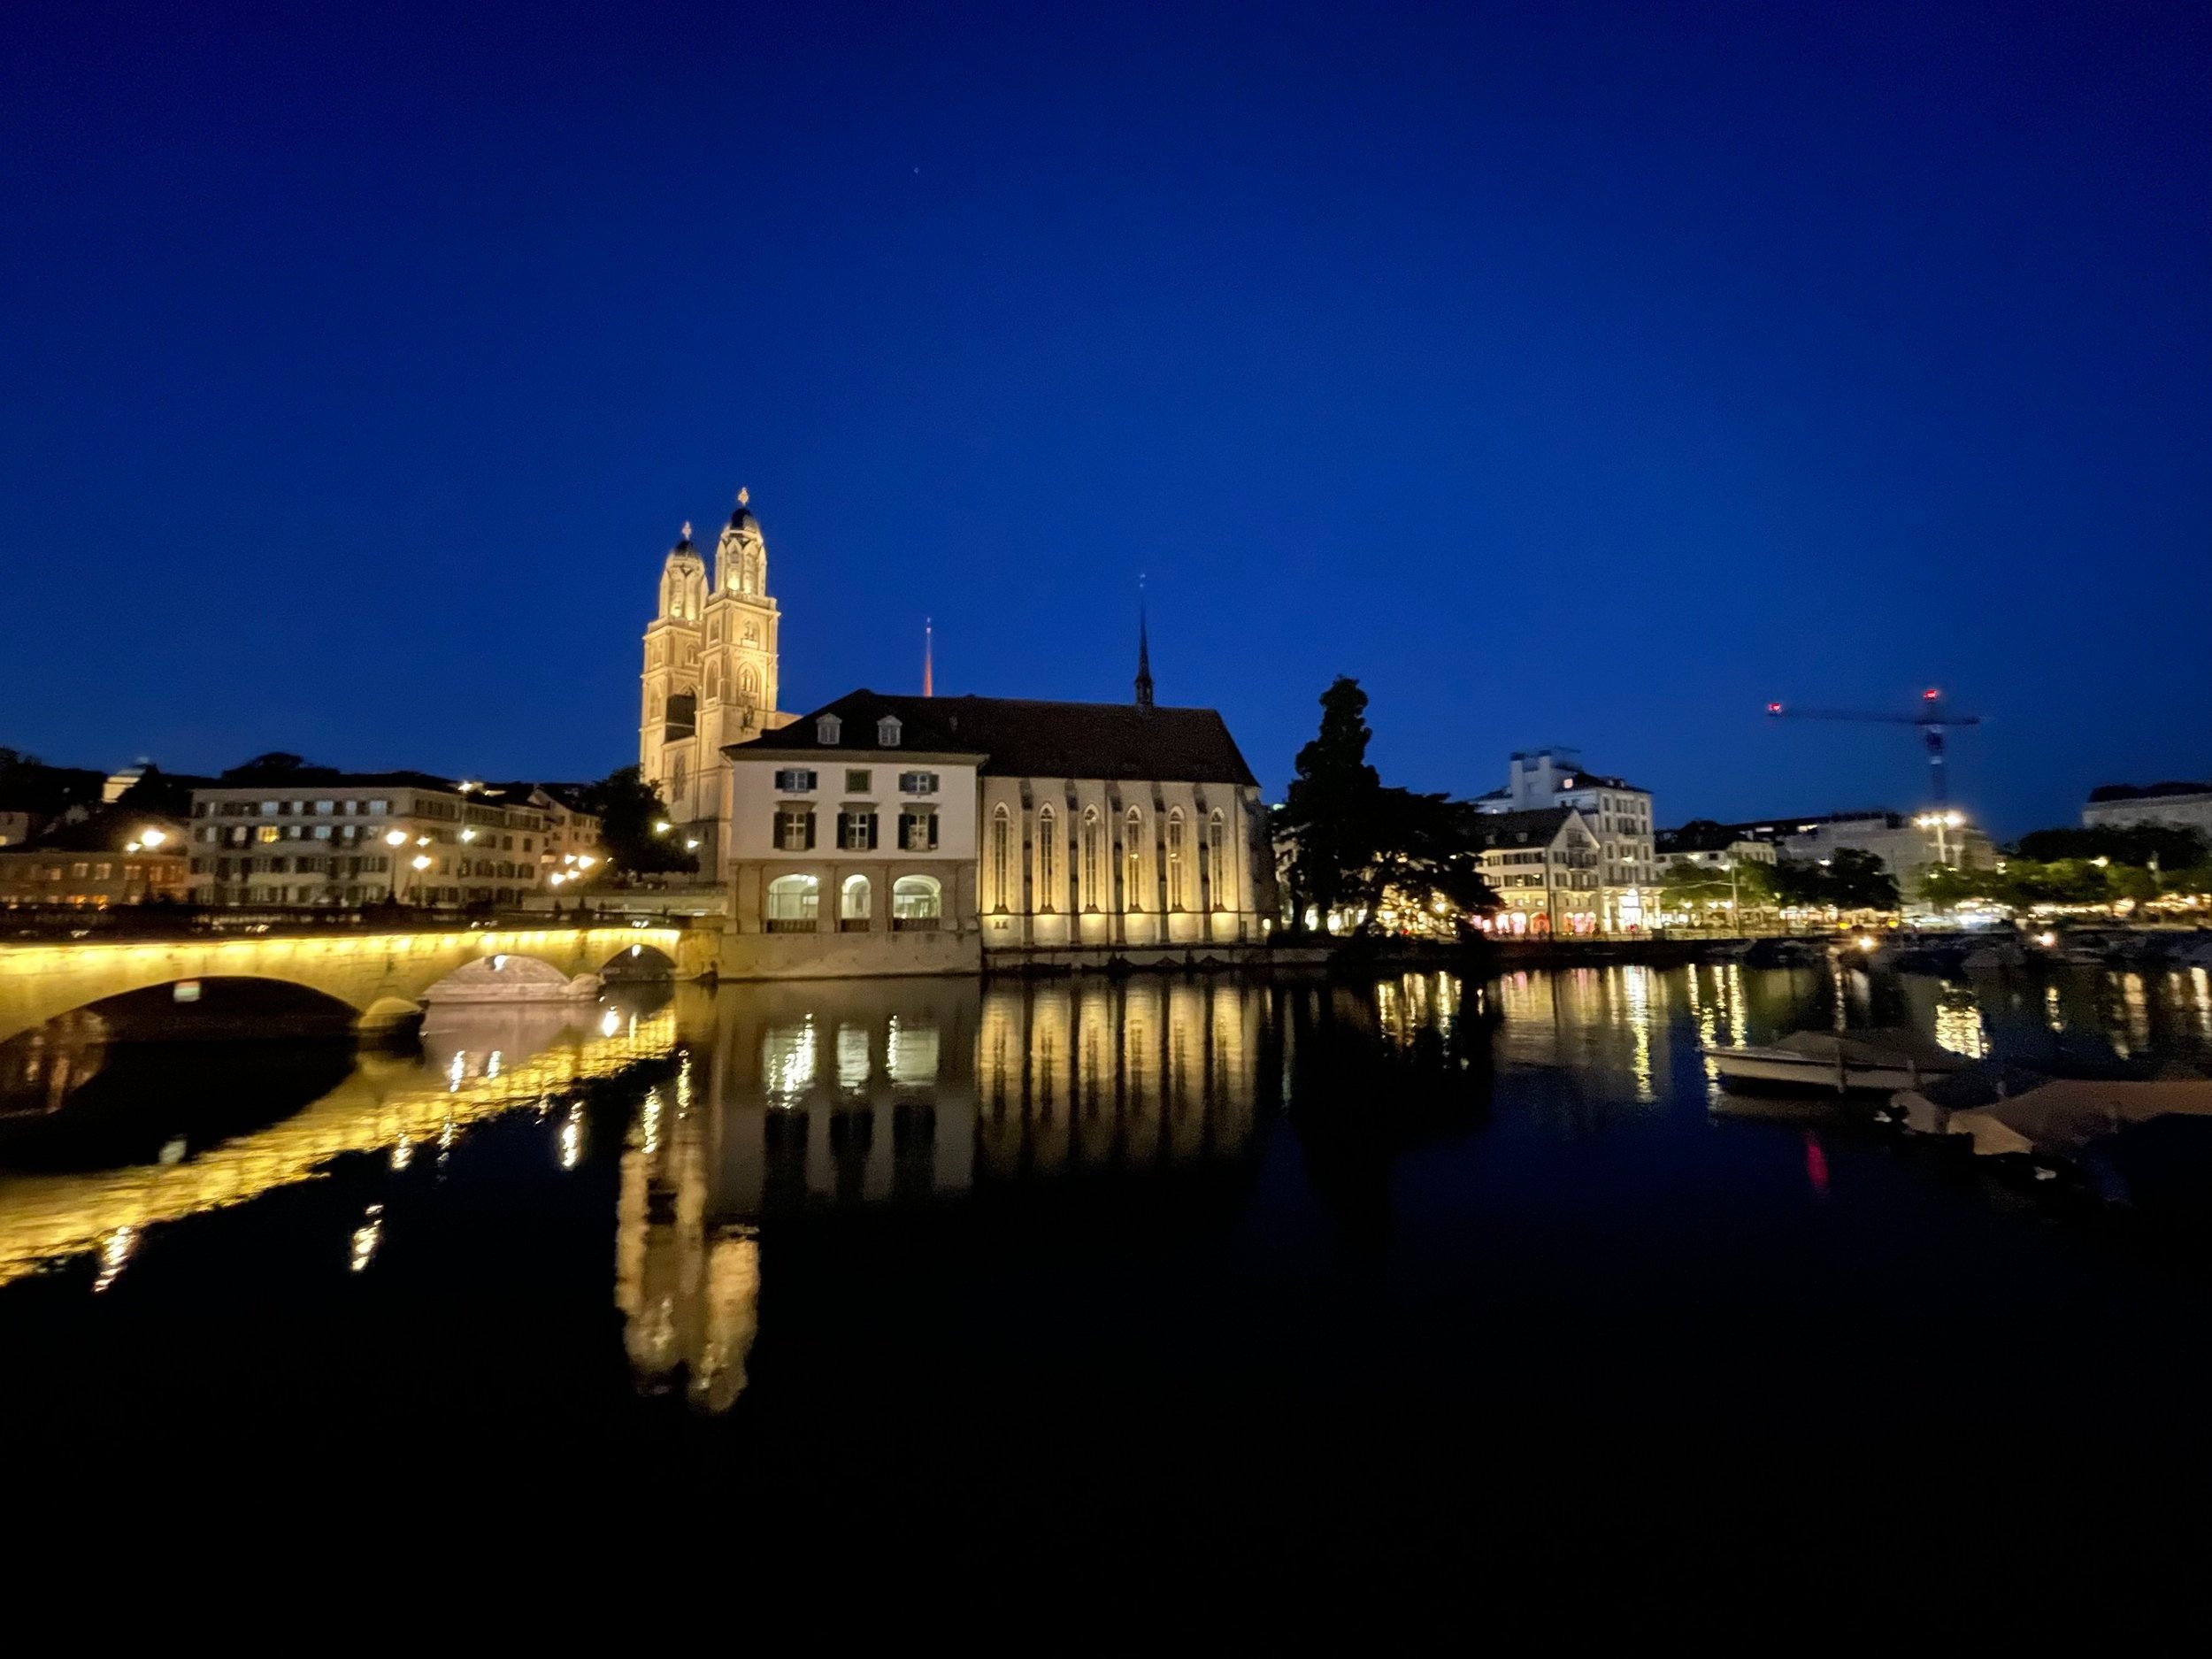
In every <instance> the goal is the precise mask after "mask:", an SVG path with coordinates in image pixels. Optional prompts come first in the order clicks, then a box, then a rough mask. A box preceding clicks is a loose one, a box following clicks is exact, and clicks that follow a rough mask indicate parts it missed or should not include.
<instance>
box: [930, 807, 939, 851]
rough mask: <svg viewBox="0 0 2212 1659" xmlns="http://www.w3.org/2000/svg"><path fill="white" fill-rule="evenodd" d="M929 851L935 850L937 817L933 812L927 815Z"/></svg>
mask: <svg viewBox="0 0 2212 1659" xmlns="http://www.w3.org/2000/svg"><path fill="white" fill-rule="evenodd" d="M929 850H930V851H932V852H935V851H936V850H937V815H936V814H935V813H934V812H932V813H931V814H930V815H929Z"/></svg>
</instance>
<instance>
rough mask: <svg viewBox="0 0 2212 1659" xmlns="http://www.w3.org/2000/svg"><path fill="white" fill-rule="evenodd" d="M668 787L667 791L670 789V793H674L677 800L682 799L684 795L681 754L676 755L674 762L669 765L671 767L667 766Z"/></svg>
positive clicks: (682, 759) (682, 758)
mask: <svg viewBox="0 0 2212 1659" xmlns="http://www.w3.org/2000/svg"><path fill="white" fill-rule="evenodd" d="M668 787H669V791H670V793H671V794H672V795H675V797H676V798H677V799H678V800H679V801H680V800H682V799H683V796H684V757H682V756H681V755H679V756H677V757H676V760H675V764H673V765H672V766H671V767H670V768H669V772H668Z"/></svg>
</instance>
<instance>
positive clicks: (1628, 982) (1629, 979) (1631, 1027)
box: [1621, 967, 1659, 1105]
mask: <svg viewBox="0 0 2212 1659" xmlns="http://www.w3.org/2000/svg"><path fill="white" fill-rule="evenodd" d="M1621 972H1622V983H1623V985H1624V988H1625V991H1626V996H1627V1002H1628V1031H1629V1036H1630V1039H1631V1041H1632V1044H1633V1047H1632V1048H1631V1049H1630V1052H1629V1062H1628V1064H1629V1070H1630V1071H1631V1072H1632V1073H1633V1074H1634V1076H1635V1079H1636V1099H1637V1101H1638V1102H1640V1103H1641V1104H1643V1105H1649V1104H1650V1103H1651V1102H1653V1101H1655V1100H1656V1099H1658V1098H1659V1096H1658V1092H1657V1091H1656V1090H1655V1088H1653V1087H1652V1079H1651V970H1650V969H1649V968H1645V967H1629V968H1624V969H1623V970H1622V971H1621Z"/></svg>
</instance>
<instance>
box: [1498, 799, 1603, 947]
mask: <svg viewBox="0 0 2212 1659" xmlns="http://www.w3.org/2000/svg"><path fill="white" fill-rule="evenodd" d="M1474 831H1475V834H1476V837H1477V839H1478V841H1479V842H1480V843H1481V846H1482V878H1483V879H1484V880H1485V881H1487V882H1488V883H1489V884H1490V887H1491V890H1492V891H1493V892H1494V893H1495V894H1496V895H1498V899H1499V908H1498V913H1497V915H1496V916H1495V917H1494V918H1492V920H1491V930H1492V932H1494V933H1498V934H1500V935H1502V936H1506V937H1510V938H1521V937H1524V936H1532V937H1536V938H1586V937H1587V936H1589V935H1590V934H1592V933H1597V932H1598V931H1600V928H1601V926H1602V922H1601V917H1602V914H1603V912H1602V910H1601V904H1602V902H1603V896H1604V888H1603V883H1602V877H1603V869H1604V864H1603V860H1602V856H1601V847H1602V844H1603V843H1602V841H1601V838H1600V836H1599V833H1598V832H1597V831H1596V830H1594V829H1593V828H1592V827H1591V826H1590V823H1589V820H1588V819H1587V818H1584V816H1583V815H1582V813H1581V812H1580V811H1578V810H1576V809H1575V808H1573V807H1571V806H1555V807H1540V808H1537V809H1535V810H1531V811H1525V812H1496V811H1489V812H1485V813H1483V814H1481V815H1480V816H1479V817H1478V818H1476V819H1475V821H1474Z"/></svg>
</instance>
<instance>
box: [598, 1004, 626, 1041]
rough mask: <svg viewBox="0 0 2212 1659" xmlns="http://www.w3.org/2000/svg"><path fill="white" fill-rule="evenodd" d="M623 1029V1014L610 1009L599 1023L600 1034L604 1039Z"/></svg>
mask: <svg viewBox="0 0 2212 1659" xmlns="http://www.w3.org/2000/svg"><path fill="white" fill-rule="evenodd" d="M621 1029H622V1016H621V1014H620V1013H618V1011H616V1010H613V1009H609V1010H607V1011H606V1013H605V1014H604V1015H603V1017H602V1018H601V1019H600V1021H599V1034H600V1035H601V1036H603V1037H611V1036H613V1035H614V1034H615V1033H617V1032H618V1031H620V1030H621Z"/></svg>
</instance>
